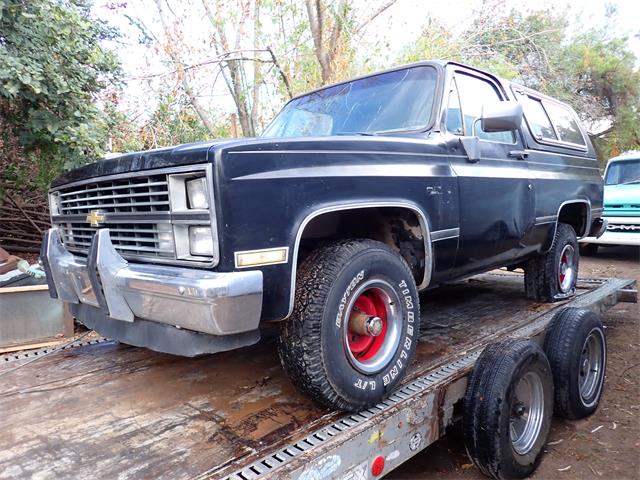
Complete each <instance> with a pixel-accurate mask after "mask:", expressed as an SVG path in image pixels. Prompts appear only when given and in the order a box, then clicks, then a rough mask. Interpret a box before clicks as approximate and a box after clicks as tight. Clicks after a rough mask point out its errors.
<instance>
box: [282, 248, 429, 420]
mask: <svg viewBox="0 0 640 480" xmlns="http://www.w3.org/2000/svg"><path fill="white" fill-rule="evenodd" d="M378 280H382V281H385V282H388V284H390V285H392V286H394V288H395V290H394V291H396V292H397V295H398V298H399V299H400V301H399V302H398V303H399V308H400V309H401V310H400V311H401V313H402V316H401V317H400V315H397V316H396V318H398V319H400V318H402V320H401V322H402V323H401V325H402V326H401V328H399V329H398V331H399V332H400V335H401V336H400V337H399V341H398V346H397V348H396V347H394V348H396V351H395V353H394V354H393V357H392V358H391V359H390V361H389V362H388V364H386V365H385V366H384V368H383V369H382V370H381V371H379V372H378V373H372V374H365V373H362V372H361V371H359V370H357V369H356V368H355V367H354V366H353V365H352V363H351V361H350V360H349V356H348V353H347V351H346V350H345V345H344V343H345V342H344V340H343V339H344V333H345V332H344V330H343V329H344V328H347V327H346V326H347V323H348V320H347V319H345V318H342V316H341V315H342V314H344V316H345V317H346V316H347V315H348V314H347V312H346V308H344V305H348V304H349V302H350V301H351V299H352V297H355V294H356V292H357V290H358V288H360V287H363V286H364V285H366V283H367V282H369V281H378ZM340 305H343V310H344V311H343V310H340ZM339 312H342V313H339ZM398 322H400V320H398ZM338 324H339V325H338ZM399 324H400V323H398V325H399ZM419 330H420V305H419V298H418V292H417V288H416V285H415V281H414V279H413V276H412V273H411V270H410V268H409V266H408V265H407V263H406V262H405V261H404V259H403V258H402V257H401V256H400V255H399V254H398V253H396V252H395V251H393V250H392V249H391V248H389V247H388V246H387V245H385V244H384V243H381V242H377V241H373V240H368V239H365V240H360V239H358V240H343V241H338V242H335V243H332V244H329V245H327V246H324V247H322V248H319V249H317V250H315V251H313V252H312V253H311V254H310V255H309V256H308V257H307V258H306V259H305V260H304V261H303V262H302V264H301V265H300V267H299V269H298V278H297V282H296V297H295V305H294V311H293V314H292V315H291V317H290V318H289V319H288V320H285V321H283V322H282V325H281V332H280V337H279V340H278V352H279V355H280V361H281V363H282V366H283V368H284V370H285V372H286V373H287V376H288V377H289V379H290V380H291V382H292V383H293V384H294V385H295V386H296V388H297V389H298V390H300V391H301V392H303V393H304V394H306V395H308V396H310V397H311V398H313V399H315V400H317V401H319V402H320V403H322V404H324V405H326V406H329V407H332V408H338V409H341V410H349V411H357V410H360V409H363V408H366V407H369V406H372V405H374V404H376V403H378V402H379V401H380V400H382V399H383V398H384V397H386V396H387V395H388V394H390V393H391V392H392V391H393V389H394V388H395V387H396V386H397V384H398V382H399V381H400V380H401V378H402V377H403V376H404V374H405V373H406V370H407V368H408V367H409V364H410V363H411V360H412V358H413V356H414V352H415V348H416V344H417V342H418V334H419ZM390 351H393V349H391V350H390Z"/></svg>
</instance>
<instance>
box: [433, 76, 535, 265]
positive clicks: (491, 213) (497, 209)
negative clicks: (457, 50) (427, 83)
mask: <svg viewBox="0 0 640 480" xmlns="http://www.w3.org/2000/svg"><path fill="white" fill-rule="evenodd" d="M451 85H452V88H451V90H450V92H452V93H450V95H457V105H456V102H455V101H454V102H452V101H451V100H450V101H449V103H448V105H450V106H451V105H452V104H453V105H454V106H457V107H458V108H457V112H456V109H455V108H453V109H451V108H450V109H449V111H448V112H447V119H446V128H447V130H449V133H453V134H454V135H458V136H459V137H468V138H469V137H474V136H475V137H477V138H478V141H477V148H478V151H479V159H478V160H475V159H473V158H470V157H469V156H467V155H466V152H465V150H464V149H463V148H461V147H459V146H460V143H461V142H460V138H457V139H454V141H452V146H454V145H455V147H454V148H456V151H457V153H460V155H454V156H452V158H451V167H452V170H453V172H454V173H455V175H456V176H457V181H458V192H459V206H460V238H459V244H458V253H457V255H456V262H455V267H454V272H453V273H454V276H462V275H467V274H472V273H476V272H480V271H485V270H487V269H489V268H492V267H494V266H496V265H507V264H508V263H509V261H510V260H513V259H516V258H517V257H518V255H519V254H521V253H522V249H523V247H524V240H525V236H526V234H527V233H528V232H529V231H530V229H531V228H532V227H533V224H534V196H533V192H532V185H531V182H530V180H529V169H528V166H527V161H526V158H525V156H526V155H525V154H524V147H523V144H522V138H521V135H520V134H519V132H517V131H513V132H512V131H508V132H484V131H482V128H481V123H480V115H481V112H482V106H483V104H485V103H490V102H491V103H493V102H496V101H505V100H506V94H505V93H504V92H503V91H502V89H501V88H500V86H499V85H498V84H497V83H496V82H494V81H493V79H491V78H490V77H486V76H484V75H482V74H479V73H478V72H475V71H471V70H467V69H462V68H457V67H456V68H455V71H454V72H453V76H452V79H451ZM456 115H457V118H456ZM473 141H474V142H475V139H474V140H473Z"/></svg>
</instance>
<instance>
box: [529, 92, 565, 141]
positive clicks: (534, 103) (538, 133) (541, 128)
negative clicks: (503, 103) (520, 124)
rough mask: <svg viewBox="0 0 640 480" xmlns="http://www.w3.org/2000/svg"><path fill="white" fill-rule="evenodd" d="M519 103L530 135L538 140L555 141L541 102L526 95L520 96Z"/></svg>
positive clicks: (555, 138)
mask: <svg viewBox="0 0 640 480" xmlns="http://www.w3.org/2000/svg"><path fill="white" fill-rule="evenodd" d="M520 103H522V108H523V109H524V116H525V118H526V120H527V123H528V124H529V128H530V129H531V133H532V134H533V136H534V137H535V138H537V139H538V140H542V139H543V138H546V139H549V140H557V139H558V138H557V137H556V133H555V132H554V131H553V127H552V126H551V120H549V117H548V116H547V112H545V111H544V107H543V106H542V102H541V101H540V100H537V99H535V98H531V97H530V96H528V95H520Z"/></svg>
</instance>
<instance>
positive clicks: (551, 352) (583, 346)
mask: <svg viewBox="0 0 640 480" xmlns="http://www.w3.org/2000/svg"><path fill="white" fill-rule="evenodd" d="M544 350H545V352H546V354H547V358H548V359H549V363H550V365H551V371H552V372H553V380H554V385H555V412H556V415H558V416H559V417H562V418H568V419H578V418H584V417H587V416H589V415H591V414H592V413H593V412H595V411H596V409H597V408H598V404H599V403H600V398H601V397H602V389H603V385H604V376H605V371H606V368H607V341H606V338H605V334H604V327H603V326H602V322H601V321H600V318H599V317H598V315H596V314H595V313H593V312H591V311H589V310H583V309H578V308H564V309H562V310H561V311H560V312H558V313H557V314H556V315H555V316H554V317H553V319H552V320H551V323H550V324H549V326H548V327H547V332H546V334H545V337H544Z"/></svg>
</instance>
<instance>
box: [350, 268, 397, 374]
mask: <svg viewBox="0 0 640 480" xmlns="http://www.w3.org/2000/svg"><path fill="white" fill-rule="evenodd" d="M346 312H347V313H346V315H345V317H344V318H345V320H346V321H345V322H344V326H343V332H344V333H343V345H344V350H345V354H346V355H347V358H348V359H349V362H350V363H351V365H353V367H354V368H355V369H357V370H359V371H360V372H362V373H365V374H368V375H371V374H376V373H378V372H380V371H381V370H382V369H384V368H385V367H386V366H388V364H389V362H390V361H391V359H392V358H393V357H394V355H395V354H396V352H397V350H398V347H399V344H400V337H401V333H402V310H401V309H400V298H399V297H398V295H397V294H396V292H395V290H394V289H393V287H392V286H391V284H389V283H388V282H386V281H384V280H380V279H372V280H369V281H368V282H365V283H364V284H362V285H361V286H360V287H359V288H358V289H357V290H356V291H355V293H354V294H353V296H352V297H351V301H350V302H349V305H348V306H347V310H346ZM355 317H359V318H364V317H366V318H367V320H366V325H367V327H365V332H364V334H363V331H362V328H361V329H360V331H359V332H358V331H355V330H354V329H353V328H352V325H353V323H354V321H355V320H356V318H355Z"/></svg>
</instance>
